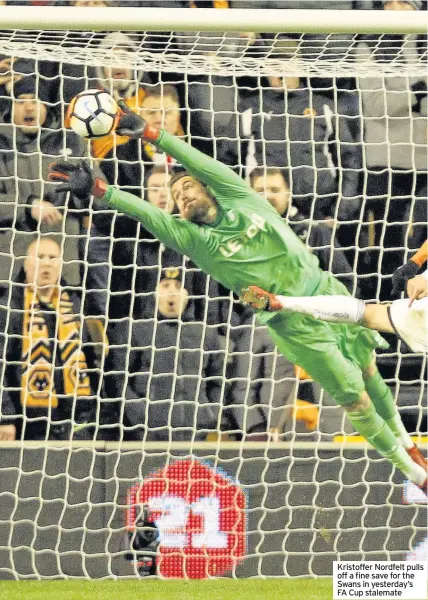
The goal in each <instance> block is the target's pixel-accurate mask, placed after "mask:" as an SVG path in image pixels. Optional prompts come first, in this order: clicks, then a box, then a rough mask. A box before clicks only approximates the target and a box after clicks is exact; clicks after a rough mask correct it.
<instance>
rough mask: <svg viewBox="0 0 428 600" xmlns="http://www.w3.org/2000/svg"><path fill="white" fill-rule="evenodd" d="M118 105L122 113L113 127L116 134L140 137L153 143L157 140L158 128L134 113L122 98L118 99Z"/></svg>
mask: <svg viewBox="0 0 428 600" xmlns="http://www.w3.org/2000/svg"><path fill="white" fill-rule="evenodd" d="M118 106H119V108H120V111H121V114H122V116H121V117H120V119H119V122H118V124H117V127H116V129H115V132H116V133H117V134H118V135H124V136H126V137H130V138H137V139H138V138H142V139H143V140H147V141H148V142H153V143H155V142H156V141H157V139H158V137H159V135H160V129H156V128H155V127H151V125H149V124H148V123H147V122H146V121H145V120H144V119H143V118H142V117H140V116H139V115H137V114H136V113H134V112H133V111H132V110H131V109H130V108H129V106H127V105H126V104H125V102H124V101H123V100H119V102H118Z"/></svg>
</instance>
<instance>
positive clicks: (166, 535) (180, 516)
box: [149, 496, 228, 548]
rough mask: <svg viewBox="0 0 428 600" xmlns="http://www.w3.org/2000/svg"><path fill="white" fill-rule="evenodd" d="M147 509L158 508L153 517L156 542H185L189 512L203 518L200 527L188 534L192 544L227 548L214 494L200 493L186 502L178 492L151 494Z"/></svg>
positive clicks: (179, 544)
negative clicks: (200, 530)
mask: <svg viewBox="0 0 428 600" xmlns="http://www.w3.org/2000/svg"><path fill="white" fill-rule="evenodd" d="M149 510H150V511H152V512H160V513H161V516H160V517H159V518H158V519H157V520H156V525H157V527H158V529H159V534H160V543H161V544H162V545H163V546H165V547H167V548H185V547H187V546H189V536H188V534H187V533H186V531H185V530H186V523H187V518H188V516H189V514H190V512H192V513H193V514H194V515H201V516H202V517H203V520H204V525H203V531H202V532H201V533H194V534H193V535H192V541H191V544H190V545H191V546H193V548H203V547H206V548H227V543H228V539H227V533H224V532H223V531H220V502H219V499H218V498H216V497H202V498H199V500H197V501H196V502H192V504H188V503H187V502H186V501H185V500H184V498H180V497H179V496H153V497H152V498H150V500H149Z"/></svg>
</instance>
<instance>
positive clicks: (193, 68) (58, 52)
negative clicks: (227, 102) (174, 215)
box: [0, 31, 427, 77]
mask: <svg viewBox="0 0 428 600" xmlns="http://www.w3.org/2000/svg"><path fill="white" fill-rule="evenodd" d="M126 33H127V34H128V35H131V36H132V38H133V40H134V46H135V48H134V50H135V52H134V53H132V55H130V53H129V52H126V53H124V52H123V51H122V52H121V51H120V49H119V50H118V49H117V44H115V42H114V40H113V45H110V46H109V45H108V44H106V45H105V46H103V47H101V48H100V47H99V37H100V34H99V33H91V32H73V31H66V32H63V31H57V32H55V31H53V32H49V33H46V32H34V33H33V32H26V31H0V44H1V47H2V49H3V51H4V52H5V54H11V55H14V56H18V57H28V56H32V57H34V58H37V59H38V60H48V61H52V60H54V61H60V62H69V63H73V64H83V65H92V66H106V65H111V66H121V65H123V62H124V60H125V61H126V63H127V64H129V65H130V66H131V67H132V68H134V69H138V70H145V71H155V70H160V71H163V72H168V73H174V72H177V71H178V72H186V73H188V74H192V75H194V74H196V75H198V74H200V73H205V74H209V73H212V74H216V75H235V76H242V75H271V74H279V73H280V74H283V75H290V76H291V75H295V74H299V75H308V76H313V77H315V76H323V77H335V76H337V77H339V76H347V75H348V76H355V75H356V74H359V75H362V76H370V75H376V76H377V75H379V74H380V73H384V74H386V75H387V74H390V75H394V76H396V75H398V74H402V75H406V74H409V73H410V74H412V75H419V76H421V77H423V76H425V75H426V68H427V67H426V62H427V37H426V35H420V36H419V38H418V40H417V43H416V41H415V36H414V35H413V34H408V35H406V36H403V40H401V42H400V46H399V47H398V44H397V40H394V39H391V36H390V35H388V34H385V35H379V36H376V39H373V40H371V42H370V45H371V47H369V48H367V49H365V50H362V49H361V45H360V41H361V35H359V34H353V35H349V34H327V35H325V36H315V35H311V34H295V35H292V36H290V38H288V37H287V35H286V34H272V38H269V39H263V38H261V37H256V39H253V38H252V37H251V36H250V37H248V35H249V34H247V35H245V34H244V35H241V36H240V35H239V34H234V33H224V34H220V33H204V32H195V33H189V32H173V33H163V32H132V31H131V32H126ZM113 47H115V48H116V51H115V52H112V48H113ZM376 54H377V55H378V60H373V58H374V56H376Z"/></svg>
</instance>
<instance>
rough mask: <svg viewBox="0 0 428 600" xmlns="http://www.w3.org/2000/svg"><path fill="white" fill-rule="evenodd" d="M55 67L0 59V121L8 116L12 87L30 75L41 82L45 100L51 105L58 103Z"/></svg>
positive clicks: (49, 64) (21, 60)
mask: <svg viewBox="0 0 428 600" xmlns="http://www.w3.org/2000/svg"><path fill="white" fill-rule="evenodd" d="M56 72H57V66H56V64H55V63H53V62H49V61H42V60H40V61H39V60H38V61H36V60H34V59H31V58H15V57H11V56H4V57H0V120H3V118H4V116H5V115H7V114H10V112H11V104H12V98H11V95H12V90H13V85H14V83H16V82H17V81H18V80H19V79H22V78H23V77H25V76H28V75H31V76H32V77H34V78H38V77H40V81H43V88H44V95H45V99H46V100H47V101H48V102H51V103H52V104H55V103H57V102H58V90H57V85H56V77H55V76H56Z"/></svg>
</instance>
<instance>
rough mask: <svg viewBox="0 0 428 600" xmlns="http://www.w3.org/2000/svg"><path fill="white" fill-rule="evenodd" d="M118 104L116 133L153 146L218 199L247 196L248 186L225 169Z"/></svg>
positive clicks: (228, 169)
mask: <svg viewBox="0 0 428 600" xmlns="http://www.w3.org/2000/svg"><path fill="white" fill-rule="evenodd" d="M119 105H120V107H121V109H122V110H123V112H124V116H123V117H122V118H121V119H120V121H119V124H118V127H117V129H116V133H118V134H119V135H125V136H128V137H132V138H142V139H144V140H146V141H148V142H151V143H152V144H155V145H156V146H158V147H159V148H160V149H161V150H163V151H164V152H165V153H166V154H168V155H169V156H172V157H173V158H175V159H176V160H177V161H178V162H179V163H180V164H182V165H183V166H184V167H185V169H186V170H187V171H188V172H189V174H190V175H192V176H193V177H195V178H196V179H198V180H199V181H201V182H202V183H204V184H205V185H207V186H209V187H210V188H212V190H213V192H214V194H219V195H220V196H223V195H225V194H227V195H230V196H239V195H242V194H246V195H247V194H248V192H249V189H250V188H249V186H248V185H247V184H246V183H245V181H244V180H243V179H241V177H239V175H237V174H236V173H235V172H234V171H232V169H230V168H229V167H228V166H226V165H224V164H223V163H221V162H220V161H218V160H215V159H214V158H211V157H210V156H207V155H206V154H204V153H203V152H200V151H199V150H197V149H196V148H193V147H192V146H191V145H190V144H188V143H186V142H184V141H183V140H180V139H179V138H177V137H176V136H174V135H171V134H170V133H168V132H167V131H165V130H164V129H156V128H154V127H151V126H149V125H147V123H146V122H145V121H144V119H142V118H141V117H140V116H138V115H136V114H135V113H133V112H132V111H130V109H129V108H128V107H127V106H126V105H125V104H124V103H123V102H119Z"/></svg>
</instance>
